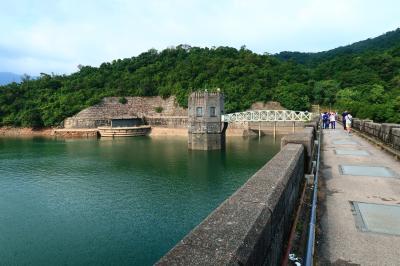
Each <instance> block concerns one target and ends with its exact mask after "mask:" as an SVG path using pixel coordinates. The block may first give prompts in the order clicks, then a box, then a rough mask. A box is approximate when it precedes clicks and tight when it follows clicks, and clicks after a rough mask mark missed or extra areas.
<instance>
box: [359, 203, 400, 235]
mask: <svg viewBox="0 0 400 266" xmlns="http://www.w3.org/2000/svg"><path fill="white" fill-rule="evenodd" d="M352 204H353V207H354V210H355V212H356V221H357V224H358V227H359V228H360V230H361V231H366V232H375V233H383V234H390V235H399V236H400V206H394V205H386V204H375V203H364V202H356V201H354V202H352Z"/></svg>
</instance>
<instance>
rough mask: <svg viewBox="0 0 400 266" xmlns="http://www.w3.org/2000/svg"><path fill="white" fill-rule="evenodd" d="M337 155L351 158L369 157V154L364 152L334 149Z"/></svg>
mask: <svg viewBox="0 0 400 266" xmlns="http://www.w3.org/2000/svg"><path fill="white" fill-rule="evenodd" d="M335 153H336V154H337V155H353V156H370V155H371V154H370V153H369V152H368V151H365V150H341V149H335Z"/></svg>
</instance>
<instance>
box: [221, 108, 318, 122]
mask: <svg viewBox="0 0 400 266" xmlns="http://www.w3.org/2000/svg"><path fill="white" fill-rule="evenodd" d="M312 115H313V114H312V113H309V112H300V111H290V110H253V111H245V112H237V113H232V114H225V115H222V117H221V120H222V122H228V123H233V122H263V121H266V122H271V121H272V122H273V121H284V122H287V121H289V122H290V121H293V122H296V121H303V122H305V121H310V120H311V118H312Z"/></svg>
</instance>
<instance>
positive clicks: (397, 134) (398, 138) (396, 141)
mask: <svg viewBox="0 0 400 266" xmlns="http://www.w3.org/2000/svg"><path fill="white" fill-rule="evenodd" d="M392 144H393V148H395V149H396V150H400V128H393V129H392Z"/></svg>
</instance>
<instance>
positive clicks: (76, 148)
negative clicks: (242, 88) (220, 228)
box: [0, 137, 280, 265]
mask: <svg viewBox="0 0 400 266" xmlns="http://www.w3.org/2000/svg"><path fill="white" fill-rule="evenodd" d="M279 143H280V141H279V139H277V140H276V143H274V141H273V139H272V138H268V137H264V138H261V140H259V139H258V138H254V139H247V140H246V139H242V138H233V139H232V138H231V139H228V142H227V147H226V150H225V151H212V152H203V151H188V150H187V144H186V139H185V138H167V137H166V138H148V137H137V138H122V139H114V140H112V139H108V140H107V139H100V140H52V139H44V138H34V139H10V138H0V264H1V265H150V264H153V263H154V262H156V261H157V260H158V259H159V258H160V257H161V256H163V255H164V254H165V253H166V252H167V251H168V250H169V249H170V248H172V247H173V246H174V245H175V244H176V243H177V242H178V241H179V240H180V239H181V238H182V237H183V236H185V235H186V234H187V233H188V232H189V231H190V230H191V229H192V228H194V227H195V226H196V225H197V224H198V223H199V222H201V221H202V220H203V219H204V218H205V217H206V216H207V215H208V214H209V213H210V212H211V211H212V210H213V209H214V208H216V207H217V206H218V205H219V204H220V203H221V202H222V201H223V200H224V199H226V198H227V197H229V196H230V195H231V194H232V193H233V192H234V191H235V190H236V189H237V188H238V187H240V186H241V185H242V184H243V183H244V182H245V181H246V180H247V179H248V178H249V177H250V176H251V175H252V174H254V173H255V172H256V170H258V169H259V168H260V167H261V166H262V165H264V164H265V163H266V162H267V161H268V160H269V159H270V158H272V156H273V155H274V154H275V153H277V152H278V150H279Z"/></svg>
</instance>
